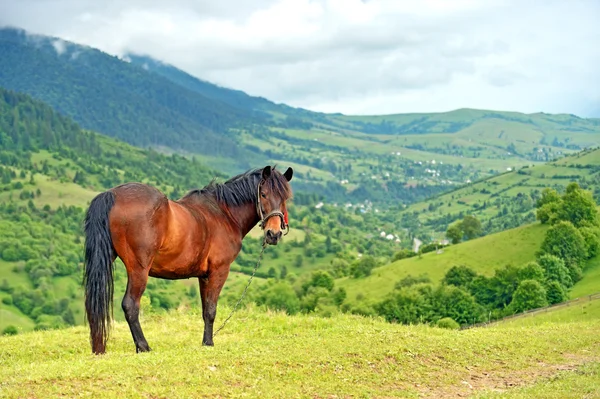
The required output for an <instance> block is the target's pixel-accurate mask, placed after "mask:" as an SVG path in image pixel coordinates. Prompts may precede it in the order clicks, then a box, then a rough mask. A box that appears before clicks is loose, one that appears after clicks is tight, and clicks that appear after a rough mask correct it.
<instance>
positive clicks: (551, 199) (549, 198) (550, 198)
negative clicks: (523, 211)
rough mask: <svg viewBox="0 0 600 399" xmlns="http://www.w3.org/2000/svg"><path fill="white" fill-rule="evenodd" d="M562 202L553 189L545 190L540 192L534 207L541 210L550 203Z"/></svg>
mask: <svg viewBox="0 0 600 399" xmlns="http://www.w3.org/2000/svg"><path fill="white" fill-rule="evenodd" d="M561 201H562V199H561V197H560V195H559V194H558V192H557V191H556V190H555V189H553V188H545V189H543V190H542V195H541V197H540V198H539V199H538V200H537V202H536V207H537V208H541V207H543V206H544V205H547V204H550V203H560V202H561Z"/></svg>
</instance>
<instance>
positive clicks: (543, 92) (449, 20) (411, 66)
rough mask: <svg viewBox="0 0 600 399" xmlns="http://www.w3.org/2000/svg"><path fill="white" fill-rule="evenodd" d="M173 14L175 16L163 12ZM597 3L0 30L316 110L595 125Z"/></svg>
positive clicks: (31, 3) (220, 8)
mask: <svg viewBox="0 0 600 399" xmlns="http://www.w3.org/2000/svg"><path fill="white" fill-rule="evenodd" d="M167 4H168V5H167ZM599 17H600V3H598V2H597V1H594V0H573V1H569V2H564V1H558V0H549V1H540V0H530V1H518V0H513V1H509V0H492V1H485V2H482V1H476V0H455V1H443V0H424V1H408V0H407V1H401V0H364V1H361V0H262V1H252V2H247V1H242V0H238V1H235V0H220V1H219V2H214V1H207V0H205V1H192V0H178V1H172V2H170V3H168V2H164V1H157V0H152V1H141V0H130V1H128V2H126V3H125V2H120V1H117V0H110V1H108V2H92V1H86V0H84V1H76V0H21V1H20V2H14V4H10V5H9V4H6V3H4V4H2V5H1V8H0V23H5V24H11V25H16V26H20V27H23V28H25V29H29V30H32V31H34V32H39V33H44V34H52V35H56V36H59V37H62V38H63V39H67V40H72V41H75V42H79V43H84V44H88V45H91V46H94V47H98V48H100V49H102V50H104V51H107V52H109V53H112V54H119V55H120V54H123V53H125V52H127V51H135V52H141V53H147V54H149V55H151V56H153V57H156V58H158V59H161V60H163V61H166V62H169V63H172V64H174V65H176V66H178V67H180V68H182V69H184V70H186V71H187V72H189V73H191V74H193V75H195V76H198V77H200V78H202V79H206V80H210V81H213V82H215V83H218V84H220V85H223V86H227V87H232V88H236V89H241V90H245V91H246V92H248V93H250V94H253V95H260V96H263V97H267V98H269V99H271V100H273V101H277V102H285V103H288V104H290V105H294V106H302V107H305V108H309V109H314V110H322V111H328V112H344V113H361V114H367V113H371V114H373V113H377V114H381V113H393V112H419V111H421V112H426V111H446V110H451V109H455V108H460V107H472V108H492V109H501V110H516V111H522V112H537V111H545V112H570V113H575V114H579V115H583V116H588V115H596V116H600V108H599V107H598V105H599V104H600V79H599V77H600V72H598V71H600V69H599V68H598V67H597V66H598V65H599V64H600V46H598V45H597V44H596V43H599V42H600V24H598V23H597V20H598V19H599Z"/></svg>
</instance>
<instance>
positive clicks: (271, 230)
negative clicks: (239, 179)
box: [256, 166, 294, 245]
mask: <svg viewBox="0 0 600 399" xmlns="http://www.w3.org/2000/svg"><path fill="white" fill-rule="evenodd" d="M293 175H294V171H293V169H292V168H288V169H287V170H286V171H285V173H283V174H282V173H280V172H279V171H278V170H276V169H275V168H272V167H271V166H266V167H265V168H264V169H263V170H262V175H261V180H260V183H259V184H258V190H257V202H256V208H257V212H258V216H259V217H260V227H261V228H262V229H263V231H264V234H265V242H266V243H267V244H269V245H277V243H278V242H279V240H280V239H281V237H282V235H283V232H284V231H285V230H289V224H288V223H289V222H288V214H287V208H286V201H287V200H288V199H289V198H290V197H291V196H292V189H291V187H290V184H289V182H290V181H291V180H292V176H293ZM286 234H287V233H286Z"/></svg>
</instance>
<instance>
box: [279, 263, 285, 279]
mask: <svg viewBox="0 0 600 399" xmlns="http://www.w3.org/2000/svg"><path fill="white" fill-rule="evenodd" d="M285 276H287V267H285V265H283V266H282V267H281V271H280V272H279V278H280V279H282V280H283V279H284V278H285Z"/></svg>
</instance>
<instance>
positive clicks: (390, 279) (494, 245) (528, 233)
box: [336, 223, 547, 303]
mask: <svg viewBox="0 0 600 399" xmlns="http://www.w3.org/2000/svg"><path fill="white" fill-rule="evenodd" d="M546 230H547V226H544V225H541V224H539V223H536V224H531V225H527V226H523V227H519V228H516V229H511V230H507V231H503V232H501V233H496V234H491V235H488V236H485V237H481V238H478V239H474V240H470V241H467V242H464V243H461V244H458V245H452V246H449V247H445V248H443V249H442V250H441V251H440V252H441V253H437V252H436V251H433V252H429V253H426V254H423V255H422V256H415V257H412V258H408V259H402V260H399V261H396V262H393V263H390V264H387V265H385V266H381V267H378V268H375V269H373V271H372V272H371V275H370V276H369V277H366V278H364V279H352V278H348V277H345V278H342V279H339V280H337V281H336V283H337V284H338V285H339V286H341V287H344V288H345V289H346V291H347V293H348V299H349V300H353V301H354V302H361V301H363V300H364V301H367V302H371V303H373V302H375V301H378V300H381V298H383V297H385V296H386V295H387V294H389V293H390V292H392V290H393V289H394V286H395V285H396V283H398V282H399V281H400V280H401V279H403V278H404V277H406V276H408V275H412V276H419V275H426V276H427V277H429V278H430V279H431V280H432V281H433V282H436V283H437V282H439V281H440V280H441V279H442V278H443V277H444V275H445V274H446V272H447V271H448V270H449V269H450V268H451V267H452V266H468V267H469V268H471V269H473V270H474V271H476V272H478V273H481V274H484V275H488V276H489V275H492V274H493V273H494V270H495V269H497V268H500V267H503V266H505V265H514V266H520V265H524V264H525V263H527V262H529V261H532V260H535V252H536V251H537V250H538V249H539V248H540V245H541V243H542V241H543V239H544V234H545V232H546ZM357 296H358V298H363V299H358V298H357Z"/></svg>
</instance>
